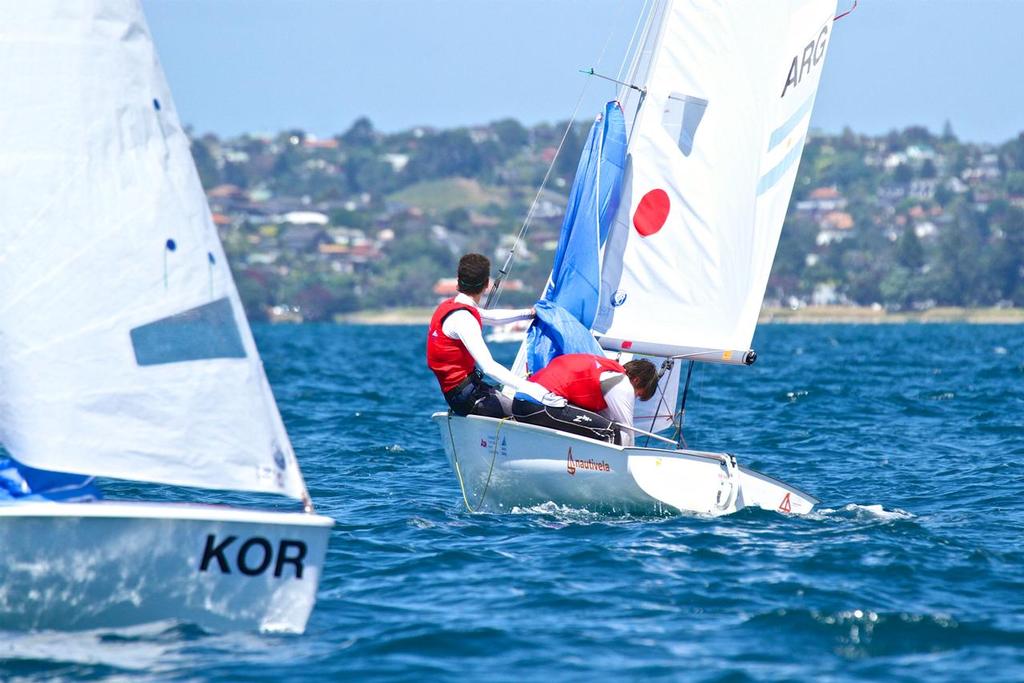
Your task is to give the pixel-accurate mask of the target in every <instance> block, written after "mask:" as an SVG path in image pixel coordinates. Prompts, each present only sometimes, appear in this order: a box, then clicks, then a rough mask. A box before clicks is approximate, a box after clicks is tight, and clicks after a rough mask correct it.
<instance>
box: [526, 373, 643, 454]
mask: <svg viewBox="0 0 1024 683" xmlns="http://www.w3.org/2000/svg"><path fill="white" fill-rule="evenodd" d="M530 379H531V380H532V381H534V382H536V383H537V384H539V385H541V386H542V387H544V388H545V389H547V390H549V391H551V392H552V393H554V394H557V395H559V396H564V397H565V398H566V400H567V401H568V402H569V403H570V404H571V405H566V406H563V407H558V406H553V405H545V404H544V403H543V402H540V403H539V402H537V401H535V400H534V399H532V398H531V397H529V396H525V395H523V394H520V393H517V394H516V397H515V400H514V401H513V403H512V414H513V415H514V416H515V418H516V420H518V421H520V422H528V423H530V424H535V425H540V426H542V427H550V428H552V429H560V430H562V431H566V432H571V433H573V434H579V435H581V436H586V437H590V438H592V439H598V440H601V441H611V442H614V443H619V444H621V445H623V446H632V445H633V433H632V432H630V431H629V430H628V429H622V430H620V429H619V428H618V427H617V426H616V425H621V426H624V427H632V426H633V403H634V401H635V399H637V398H639V399H640V400H641V401H648V400H650V399H651V397H652V396H654V392H655V390H656V389H657V388H658V371H657V369H656V368H655V367H654V364H653V363H651V362H650V361H647V360H631V361H629V362H628V363H626V364H625V365H619V364H618V363H617V362H615V361H613V360H611V359H609V358H605V357H604V356H597V355H593V354H589V353H570V354H566V355H564V356H557V357H556V358H554V359H553V360H552V361H551V362H550V363H548V366H547V367H546V368H544V369H543V370H540V371H538V372H535V373H534V374H532V375H531V376H530ZM548 403H550V401H549V402H548Z"/></svg>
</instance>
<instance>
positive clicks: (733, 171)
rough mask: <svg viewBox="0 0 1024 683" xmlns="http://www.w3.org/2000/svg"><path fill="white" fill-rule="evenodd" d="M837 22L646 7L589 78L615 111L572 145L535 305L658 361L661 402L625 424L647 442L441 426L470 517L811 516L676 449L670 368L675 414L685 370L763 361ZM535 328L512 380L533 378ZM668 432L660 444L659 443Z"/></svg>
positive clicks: (782, 487)
mask: <svg viewBox="0 0 1024 683" xmlns="http://www.w3.org/2000/svg"><path fill="white" fill-rule="evenodd" d="M835 11H836V1H835V0H772V2H730V3H725V2H701V1H698V0H656V1H655V2H653V3H651V5H650V7H649V10H648V11H647V12H646V14H645V15H644V16H643V17H642V20H641V24H638V25H642V26H643V28H642V31H640V32H639V34H638V35H639V36H640V38H639V41H638V43H637V46H636V49H635V50H634V51H633V52H632V58H631V61H630V66H629V68H628V70H626V72H625V74H624V75H622V76H621V78H612V77H610V76H602V75H600V74H594V72H593V70H591V72H590V73H591V75H598V76H601V77H602V78H607V79H608V80H614V81H615V82H617V83H619V85H620V89H619V93H618V99H617V101H614V102H611V103H609V105H608V106H607V107H606V109H605V111H604V112H603V113H602V114H601V115H600V116H599V117H598V119H597V120H596V121H595V125H594V128H593V129H592V131H591V137H590V139H589V140H588V143H587V145H586V146H585V148H584V150H583V155H582V157H581V160H580V164H579V167H578V169H577V174H576V180H575V182H574V185H573V188H572V191H571V192H570V205H569V209H568V210H567V213H566V218H565V221H564V222H563V226H562V235H561V238H560V242H559V247H558V250H557V251H556V254H555V259H554V261H555V262H554V266H553V269H552V276H551V280H550V281H549V284H548V287H547V288H546V290H545V293H544V297H543V299H544V300H546V301H552V302H554V303H556V304H558V305H559V306H561V307H563V308H564V309H565V310H566V311H567V312H569V313H570V314H572V316H573V319H574V320H576V321H578V322H579V323H580V324H581V325H582V327H583V328H585V330H586V331H587V332H588V333H589V335H588V340H589V341H590V342H594V341H596V344H595V345H594V348H595V349H596V350H597V351H598V352H601V350H603V351H604V352H605V353H606V354H608V355H611V356H612V357H616V358H620V359H622V360H627V359H628V357H631V356H632V355H633V354H637V355H642V356H644V357H648V358H651V359H653V360H654V361H655V362H656V364H657V365H658V366H660V368H661V381H660V383H659V391H658V392H657V393H658V396H657V400H653V399H652V401H649V402H646V403H648V404H656V405H645V402H638V404H637V409H636V415H637V416H642V417H644V418H645V419H643V420H641V419H639V417H638V419H637V420H636V421H635V423H634V425H633V431H635V432H637V433H642V434H647V444H648V446H644V447H623V446H618V445H614V444H609V443H604V442H600V441H596V440H592V439H587V438H584V437H580V436H575V435H571V434H566V433H563V432H558V431H554V430H551V429H546V428H543V427H537V426H533V425H528V424H522V423H518V422H515V421H513V420H510V419H505V420H497V419H493V418H485V417H478V416H469V417H459V416H455V415H452V414H450V413H436V414H435V415H433V420H434V421H435V422H436V423H437V426H438V427H439V429H440V433H441V438H442V441H443V442H444V447H445V452H446V454H447V457H448V460H449V461H450V463H451V465H452V467H453V469H454V470H455V473H456V475H457V478H458V481H459V484H460V486H461V489H462V494H463V499H464V501H465V504H466V505H467V507H469V508H470V509H471V510H491V511H501V510H506V511H507V510H510V509H513V508H516V507H520V508H526V507H530V506H535V505H542V504H546V503H555V504H557V505H565V506H570V507H582V508H586V509H589V510H595V511H610V512H621V513H639V514H647V513H655V514H657V513H663V512H691V513H699V514H709V515H723V514H729V513H733V512H736V511H737V510H741V509H743V508H746V507H757V508H762V509H766V510H774V511H778V512H782V513H787V514H804V513H807V512H810V511H811V510H812V509H813V507H814V506H815V505H816V504H817V502H818V501H817V500H816V499H815V498H814V497H813V496H811V495H810V494H808V493H805V492H803V491H801V490H800V489H798V488H796V487H794V486H791V485H788V484H786V483H783V482H781V481H779V480H777V479H774V478H773V477H770V476H767V475H765V474H761V473H759V472H756V471H754V470H751V469H749V468H747V467H744V466H743V465H740V464H739V463H738V462H737V459H736V458H735V457H734V456H733V455H731V454H728V453H721V452H709V451H699V450H691V449H689V448H686V447H684V443H683V440H682V436H681V418H682V414H681V411H682V409H683V408H682V407H680V408H677V405H679V394H678V392H679V386H680V385H681V384H683V383H682V382H681V381H680V376H681V375H682V369H683V366H685V367H686V368H687V372H686V376H687V381H686V383H685V384H684V385H683V387H684V388H683V397H684V398H683V401H682V406H683V407H685V396H686V391H687V389H688V387H689V377H690V376H691V372H692V368H693V364H694V363H697V362H710V363H724V364H730V365H740V366H743V365H749V364H751V363H753V362H754V361H755V359H756V353H755V352H754V351H753V350H752V349H751V347H750V344H751V341H752V339H753V333H754V328H755V326H756V322H757V316H758V312H759V310H760V307H761V303H762V300H763V298H764V292H765V288H766V286H767V281H768V275H769V272H770V270H771V265H772V261H773V260H774V256H775V250H776V247H777V245H778V241H779V236H780V232H781V229H782V223H783V220H784V219H785V214H786V210H787V207H788V204H789V200H790V196H791V194H792V191H793V185H794V182H795V179H796V173H797V167H798V166H799V161H800V157H801V154H802V151H803V146H804V141H805V139H806V136H807V133H808V128H809V125H810V117H811V111H812V109H813V107H814V100H815V96H816V93H817V89H818V84H819V81H820V78H821V73H822V69H823V67H824V61H825V56H826V53H827V50H828V45H829V38H830V36H831V31H832V27H833V21H834V19H835ZM507 270H508V263H506V266H505V268H503V269H502V272H503V273H504V272H507ZM492 293H493V292H492ZM538 324H539V323H537V322H535V323H534V326H533V328H531V332H530V336H528V339H527V342H526V344H525V345H524V346H523V347H522V348H521V349H520V354H519V358H518V360H517V362H516V365H515V367H514V369H518V370H520V371H524V372H526V371H529V372H532V371H536V370H538V369H540V367H539V366H538V365H537V364H536V361H535V359H536V358H537V357H538V355H537V353H536V349H532V348H530V344H531V337H535V339H534V341H535V342H538V343H539V341H542V336H543V335H541V336H539V337H538V336H536V335H534V331H535V330H536V329H539V328H538ZM589 337H592V339H589ZM598 345H599V347H600V348H598ZM531 361H533V362H532V363H531ZM542 362H543V359H542ZM641 425H642V426H643V427H644V428H643V429H640V428H639V427H640V426H641ZM626 427H627V426H624V427H623V428H626ZM666 427H668V428H669V430H671V431H672V432H673V433H672V434H671V436H666V435H665V434H664V433H662V434H658V433H657V432H660V431H663V430H664V428H666ZM673 427H674V430H673ZM652 444H653V446H652Z"/></svg>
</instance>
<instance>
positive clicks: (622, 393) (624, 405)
mask: <svg viewBox="0 0 1024 683" xmlns="http://www.w3.org/2000/svg"><path fill="white" fill-rule="evenodd" d="M635 401H636V392H635V391H634V390H633V385H632V384H631V383H630V381H629V378H628V377H625V376H623V378H622V380H621V381H619V382H617V383H616V384H615V386H613V387H612V388H611V389H609V390H608V391H607V392H605V395H604V402H605V403H607V404H608V407H607V408H605V409H604V410H602V411H601V413H600V414H601V415H602V416H604V417H607V418H608V419H609V420H611V421H612V422H618V423H619V424H621V425H625V426H627V427H632V426H633V406H634V405H635ZM620 433H621V434H622V445H623V446H632V445H633V432H631V431H629V430H626V429H623V430H621V432H620Z"/></svg>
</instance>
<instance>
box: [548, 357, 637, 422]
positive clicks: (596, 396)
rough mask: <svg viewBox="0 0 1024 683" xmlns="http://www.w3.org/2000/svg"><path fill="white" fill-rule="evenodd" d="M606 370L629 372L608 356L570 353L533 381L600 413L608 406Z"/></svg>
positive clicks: (556, 360)
mask: <svg viewBox="0 0 1024 683" xmlns="http://www.w3.org/2000/svg"><path fill="white" fill-rule="evenodd" d="M602 372H621V373H623V374H625V373H626V368H624V367H622V366H621V365H619V364H618V363H616V362H615V361H613V360H611V359H610V358H605V357H604V356H595V355H593V354H589V353H567V354H566V355H564V356H558V357H556V358H554V359H553V360H552V361H551V362H550V363H548V366H547V367H546V368H544V369H543V370H540V371H538V372H535V373H534V374H533V375H531V376H530V381H531V382H536V383H537V384H539V385H541V386H542V387H544V388H545V389H547V390H548V391H553V392H555V393H556V394H558V395H559V396H563V397H564V398H565V399H566V400H567V401H569V403H572V404H574V405H578V406H579V407H580V408H586V409H587V410H592V411H594V412H597V411H599V410H604V409H605V408H607V407H608V404H607V403H605V400H604V394H603V393H602V392H601V373H602Z"/></svg>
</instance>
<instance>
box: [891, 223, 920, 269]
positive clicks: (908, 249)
mask: <svg viewBox="0 0 1024 683" xmlns="http://www.w3.org/2000/svg"><path fill="white" fill-rule="evenodd" d="M896 261H897V262H898V263H899V264H900V265H901V266H903V267H904V268H908V269H910V270H911V271H916V270H917V269H918V268H920V267H921V266H923V265H924V249H923V248H922V247H921V240H920V239H918V237H917V231H916V230H915V229H914V226H912V225H908V226H907V227H906V228H904V230H903V234H902V235H900V238H899V240H897V241H896Z"/></svg>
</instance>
